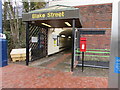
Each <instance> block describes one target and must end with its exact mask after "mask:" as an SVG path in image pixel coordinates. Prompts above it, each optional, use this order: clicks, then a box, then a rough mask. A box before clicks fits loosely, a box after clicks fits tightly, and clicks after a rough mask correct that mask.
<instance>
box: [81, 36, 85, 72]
mask: <svg viewBox="0 0 120 90" xmlns="http://www.w3.org/2000/svg"><path fill="white" fill-rule="evenodd" d="M80 51H81V52H82V72H83V71H84V52H86V38H85V37H81V38H80Z"/></svg>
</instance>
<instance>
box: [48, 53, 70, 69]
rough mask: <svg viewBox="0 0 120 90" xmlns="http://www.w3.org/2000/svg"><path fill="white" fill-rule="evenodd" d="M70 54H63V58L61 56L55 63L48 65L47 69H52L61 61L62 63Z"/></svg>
mask: <svg viewBox="0 0 120 90" xmlns="http://www.w3.org/2000/svg"><path fill="white" fill-rule="evenodd" d="M70 55H71V53H69V54H64V55H63V56H61V58H59V59H57V60H56V61H55V62H53V63H51V64H48V65H47V67H49V68H53V67H55V66H56V65H57V64H59V63H61V62H62V61H64V60H65V59H66V58H67V57H68V56H70Z"/></svg>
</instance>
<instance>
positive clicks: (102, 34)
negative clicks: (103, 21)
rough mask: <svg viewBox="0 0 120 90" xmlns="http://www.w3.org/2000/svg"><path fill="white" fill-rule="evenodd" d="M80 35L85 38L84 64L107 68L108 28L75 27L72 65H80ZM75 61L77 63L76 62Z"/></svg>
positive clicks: (108, 50) (109, 32)
mask: <svg viewBox="0 0 120 90" xmlns="http://www.w3.org/2000/svg"><path fill="white" fill-rule="evenodd" d="M80 37H86V38H87V51H86V52H85V55H84V56H85V60H84V66H87V67H98V68H108V67H109V57H110V37H111V29H110V28H76V29H75V39H74V43H75V45H74V50H75V55H74V65H78V66H82V60H81V58H82V52H80V47H79V45H80ZM76 61H77V62H78V64H76Z"/></svg>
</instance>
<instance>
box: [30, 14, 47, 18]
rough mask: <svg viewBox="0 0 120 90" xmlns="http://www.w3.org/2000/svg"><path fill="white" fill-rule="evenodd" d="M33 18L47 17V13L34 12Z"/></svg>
mask: <svg viewBox="0 0 120 90" xmlns="http://www.w3.org/2000/svg"><path fill="white" fill-rule="evenodd" d="M32 18H33V19H34V18H45V14H32Z"/></svg>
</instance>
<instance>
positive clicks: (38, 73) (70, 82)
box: [0, 64, 108, 88]
mask: <svg viewBox="0 0 120 90" xmlns="http://www.w3.org/2000/svg"><path fill="white" fill-rule="evenodd" d="M0 70H2V75H0V78H1V77H2V88H107V86H108V79H107V78H104V77H78V76H72V74H71V73H69V72H61V71H55V70H49V69H40V68H35V67H27V66H23V65H18V64H11V65H8V66H6V67H3V68H0Z"/></svg>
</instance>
